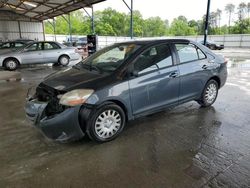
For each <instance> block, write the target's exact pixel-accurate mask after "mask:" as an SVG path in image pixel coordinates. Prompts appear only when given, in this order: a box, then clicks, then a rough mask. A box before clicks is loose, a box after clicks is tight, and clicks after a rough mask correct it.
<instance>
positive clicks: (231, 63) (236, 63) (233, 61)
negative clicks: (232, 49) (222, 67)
mask: <svg viewBox="0 0 250 188" xmlns="http://www.w3.org/2000/svg"><path fill="white" fill-rule="evenodd" d="M227 65H228V67H231V68H250V59H244V58H229V59H228V64H227Z"/></svg>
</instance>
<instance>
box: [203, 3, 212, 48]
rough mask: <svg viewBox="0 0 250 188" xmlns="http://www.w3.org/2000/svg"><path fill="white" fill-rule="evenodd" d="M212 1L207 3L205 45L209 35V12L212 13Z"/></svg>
mask: <svg viewBox="0 0 250 188" xmlns="http://www.w3.org/2000/svg"><path fill="white" fill-rule="evenodd" d="M210 1H211V0H208V1H207V14H206V21H205V32H204V45H206V44H207V35H208V25H209V12H210Z"/></svg>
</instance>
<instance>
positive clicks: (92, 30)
mask: <svg viewBox="0 0 250 188" xmlns="http://www.w3.org/2000/svg"><path fill="white" fill-rule="evenodd" d="M83 10H84V11H85V12H86V14H87V16H88V17H89V18H90V20H91V32H92V34H95V23H94V9H93V6H91V15H90V14H89V13H88V11H87V10H86V9H85V8H83Z"/></svg>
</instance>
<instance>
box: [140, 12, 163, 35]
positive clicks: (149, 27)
mask: <svg viewBox="0 0 250 188" xmlns="http://www.w3.org/2000/svg"><path fill="white" fill-rule="evenodd" d="M167 24H168V23H166V20H165V21H163V20H161V18H160V17H150V18H148V19H146V20H145V21H144V26H143V36H145V37H152V36H164V35H165V34H166V31H167Z"/></svg>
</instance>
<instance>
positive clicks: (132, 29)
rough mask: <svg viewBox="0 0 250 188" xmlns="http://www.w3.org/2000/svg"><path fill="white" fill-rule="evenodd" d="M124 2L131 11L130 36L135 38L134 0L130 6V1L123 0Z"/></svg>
mask: <svg viewBox="0 0 250 188" xmlns="http://www.w3.org/2000/svg"><path fill="white" fill-rule="evenodd" d="M122 1H123V2H124V4H125V5H126V6H127V7H128V9H129V11H130V31H129V33H130V38H131V39H133V37H134V28H133V25H134V23H133V22H134V18H133V0H131V4H130V6H129V5H128V3H126V1H125V0H122Z"/></svg>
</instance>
